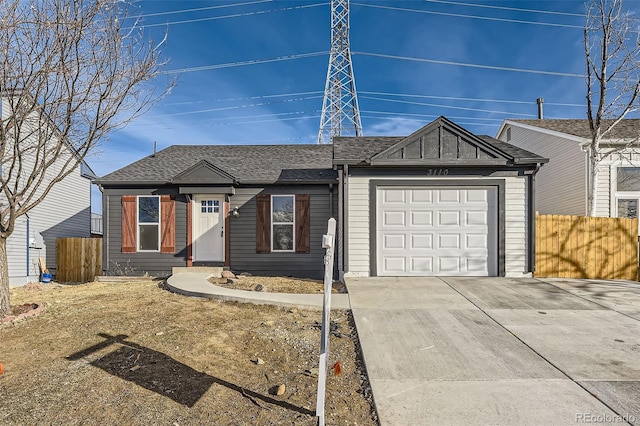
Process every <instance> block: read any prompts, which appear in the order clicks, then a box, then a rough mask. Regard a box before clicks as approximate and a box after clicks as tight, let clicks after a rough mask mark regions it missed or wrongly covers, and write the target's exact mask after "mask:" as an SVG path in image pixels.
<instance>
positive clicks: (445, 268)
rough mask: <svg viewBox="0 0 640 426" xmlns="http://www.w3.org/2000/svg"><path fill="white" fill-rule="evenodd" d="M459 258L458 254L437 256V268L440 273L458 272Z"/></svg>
mask: <svg viewBox="0 0 640 426" xmlns="http://www.w3.org/2000/svg"><path fill="white" fill-rule="evenodd" d="M460 263H461V262H460V258H459V257H458V256H439V257H438V269H439V271H440V273H442V274H459V273H460V272H461V271H460Z"/></svg>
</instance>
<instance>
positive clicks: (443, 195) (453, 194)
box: [435, 189, 460, 203]
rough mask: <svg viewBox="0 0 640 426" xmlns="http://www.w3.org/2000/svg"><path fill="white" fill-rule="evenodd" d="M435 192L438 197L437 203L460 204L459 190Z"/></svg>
mask: <svg viewBox="0 0 640 426" xmlns="http://www.w3.org/2000/svg"><path fill="white" fill-rule="evenodd" d="M435 192H436V193H437V194H438V195H439V197H438V201H439V202H441V203H459V202H460V190H458V189H437V190H435Z"/></svg>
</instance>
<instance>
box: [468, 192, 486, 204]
mask: <svg viewBox="0 0 640 426" xmlns="http://www.w3.org/2000/svg"><path fill="white" fill-rule="evenodd" d="M464 192H465V195H466V197H465V201H466V203H467V204H473V203H479V204H486V203H487V201H488V198H487V195H488V192H487V190H485V189H467V190H466V191H464Z"/></svg>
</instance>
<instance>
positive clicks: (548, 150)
mask: <svg viewBox="0 0 640 426" xmlns="http://www.w3.org/2000/svg"><path fill="white" fill-rule="evenodd" d="M505 135H506V132H503V134H502V135H500V139H501V140H503V141H505V142H507V140H506V136H505ZM508 142H509V143H510V144H512V145H514V146H517V147H519V148H522V149H526V150H527V151H531V152H535V153H536V154H537V155H541V156H542V157H546V158H548V159H549V163H547V164H545V165H543V166H542V167H541V168H540V170H539V171H538V174H537V175H536V197H535V198H536V200H535V201H536V210H537V211H538V212H539V213H540V214H565V215H584V214H586V213H587V212H586V208H587V207H586V205H587V201H586V187H587V186H586V185H587V182H586V173H587V172H586V157H585V155H586V154H585V153H584V152H582V150H581V148H580V144H579V143H578V142H576V141H574V140H569V139H564V138H561V137H558V136H553V135H549V134H547V133H543V132H537V131H534V130H530V129H524V128H522V127H518V126H511V140H509V141H508Z"/></svg>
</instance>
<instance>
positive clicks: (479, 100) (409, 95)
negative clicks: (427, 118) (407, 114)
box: [360, 91, 584, 108]
mask: <svg viewBox="0 0 640 426" xmlns="http://www.w3.org/2000/svg"><path fill="white" fill-rule="evenodd" d="M360 93H364V94H366V95H382V96H398V97H407V98H427V99H444V100H453V101H473V102H497V103H505V104H524V105H529V104H535V101H517V100H507V99H487V98H458V97H453V96H433V95H414V94H408V93H388V92H366V91H360ZM545 104H546V105H554V106H567V107H580V108H582V107H584V105H583V104H565V103H557V102H545Z"/></svg>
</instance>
